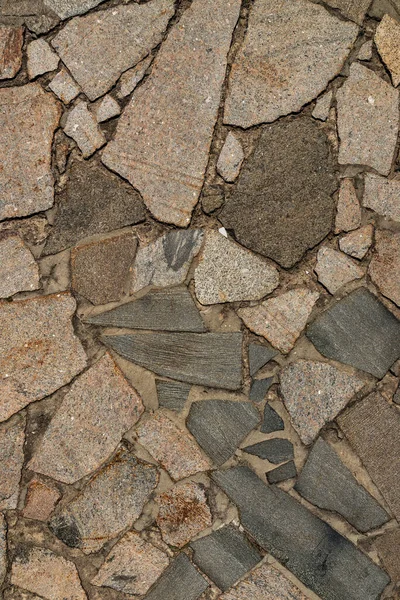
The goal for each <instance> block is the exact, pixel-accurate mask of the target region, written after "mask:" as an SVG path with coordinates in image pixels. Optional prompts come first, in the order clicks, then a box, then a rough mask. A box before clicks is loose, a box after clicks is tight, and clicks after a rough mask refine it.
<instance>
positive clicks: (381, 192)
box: [363, 173, 400, 223]
mask: <svg viewBox="0 0 400 600" xmlns="http://www.w3.org/2000/svg"><path fill="white" fill-rule="evenodd" d="M364 181H365V184H364V197H363V205H364V206H366V207H367V208H372V210H374V211H375V212H377V213H378V214H379V215H382V216H384V217H387V218H388V219H392V220H393V221H397V222H399V223H400V202H399V196H400V180H398V179H391V180H389V179H386V178H385V177H380V176H379V175H375V174H374V173H366V174H365V180H364Z"/></svg>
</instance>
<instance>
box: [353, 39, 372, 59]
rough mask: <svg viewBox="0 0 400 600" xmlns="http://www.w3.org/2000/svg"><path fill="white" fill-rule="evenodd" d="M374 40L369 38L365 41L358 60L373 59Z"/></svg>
mask: <svg viewBox="0 0 400 600" xmlns="http://www.w3.org/2000/svg"><path fill="white" fill-rule="evenodd" d="M372 43H373V42H372V40H368V42H365V44H363V45H362V46H361V48H360V51H359V53H358V55H357V58H358V60H371V58H372Z"/></svg>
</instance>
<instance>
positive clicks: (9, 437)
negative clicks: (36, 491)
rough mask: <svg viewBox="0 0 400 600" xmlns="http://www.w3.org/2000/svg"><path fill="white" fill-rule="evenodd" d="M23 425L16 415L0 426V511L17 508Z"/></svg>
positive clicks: (22, 420)
mask: <svg viewBox="0 0 400 600" xmlns="http://www.w3.org/2000/svg"><path fill="white" fill-rule="evenodd" d="M25 424H26V423H25V417H23V416H22V415H18V416H15V417H13V418H12V419H10V420H9V421H7V423H2V424H1V425H0V510H10V509H14V508H17V504H18V495H19V482H20V479H21V471H22V466H23V464H24V442H25ZM0 579H1V577H0Z"/></svg>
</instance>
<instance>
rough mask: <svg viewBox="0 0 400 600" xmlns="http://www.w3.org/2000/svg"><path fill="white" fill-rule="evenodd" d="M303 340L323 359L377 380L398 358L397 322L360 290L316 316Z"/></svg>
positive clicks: (367, 292)
mask: <svg viewBox="0 0 400 600" xmlns="http://www.w3.org/2000/svg"><path fill="white" fill-rule="evenodd" d="M307 337H308V338H309V339H310V340H311V341H312V343H313V344H314V346H315V347H316V348H317V350H318V351H319V352H321V354H323V355H324V356H326V357H328V358H332V359H333V360H338V361H339V362H342V363H345V364H348V365H351V366H353V367H355V368H356V369H361V370H362V371H366V372H367V373H371V374H372V375H375V377H378V378H379V379H381V378H382V377H383V376H384V375H385V374H386V372H387V371H388V369H389V368H390V367H391V366H392V364H393V363H394V362H396V360H397V359H398V358H399V357H400V322H399V321H398V320H397V319H396V317H395V316H394V315H393V314H392V313H391V312H390V311H389V310H388V309H387V308H386V307H385V306H384V305H383V304H382V303H381V302H380V301H379V300H378V299H377V298H376V297H375V296H374V295H373V294H371V292H369V291H368V290H367V289H366V288H364V287H361V288H359V289H357V290H355V291H354V292H352V293H351V294H349V295H348V296H346V297H345V298H343V299H342V300H340V301H339V302H337V303H336V304H335V305H334V306H332V307H330V308H328V309H327V310H326V311H325V312H323V313H322V314H321V315H319V316H318V317H317V318H316V319H315V321H314V322H313V323H311V325H310V326H309V327H308V329H307Z"/></svg>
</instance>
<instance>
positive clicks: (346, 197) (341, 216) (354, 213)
mask: <svg viewBox="0 0 400 600" xmlns="http://www.w3.org/2000/svg"><path fill="white" fill-rule="evenodd" d="M360 225H361V206H360V203H359V201H358V198H357V195H356V190H355V189H354V185H353V182H352V180H351V179H342V180H341V182H340V189H339V200H338V205H337V213H336V221H335V233H340V232H341V231H352V230H353V229H357V227H360Z"/></svg>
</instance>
